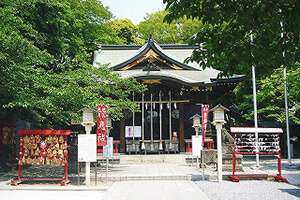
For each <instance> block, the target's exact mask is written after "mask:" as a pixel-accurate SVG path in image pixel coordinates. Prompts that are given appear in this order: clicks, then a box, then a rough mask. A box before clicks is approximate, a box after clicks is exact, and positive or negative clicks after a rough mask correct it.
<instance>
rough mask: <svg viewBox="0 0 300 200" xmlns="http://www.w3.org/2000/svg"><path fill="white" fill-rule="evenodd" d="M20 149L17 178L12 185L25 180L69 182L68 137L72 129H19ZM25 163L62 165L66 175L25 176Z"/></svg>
mask: <svg viewBox="0 0 300 200" xmlns="http://www.w3.org/2000/svg"><path fill="white" fill-rule="evenodd" d="M17 134H18V135H19V136H20V140H19V143H20V149H19V156H18V174H17V178H15V179H13V180H12V181H11V185H18V184H19V183H21V182H23V181H34V180H36V181H60V183H61V185H66V184H67V183H69V180H68V144H67V137H68V136H69V135H70V134H71V131H70V130H19V131H17ZM24 165H35V166H45V165H48V166H62V167H64V176H63V177H61V178H46V177H45V178H37V177H23V176H22V171H23V166H24Z"/></svg>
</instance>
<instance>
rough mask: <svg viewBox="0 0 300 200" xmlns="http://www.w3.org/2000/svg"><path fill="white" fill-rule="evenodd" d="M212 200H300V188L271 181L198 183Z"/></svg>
mask: <svg viewBox="0 0 300 200" xmlns="http://www.w3.org/2000/svg"><path fill="white" fill-rule="evenodd" d="M196 184H197V185H198V186H199V187H200V189H201V190H202V191H203V192H204V193H205V194H206V195H207V196H208V198H209V199H211V200H227V199H228V200H250V199H251V200H252V199H255V200H256V199H259V200H277V199H278V200H294V199H300V186H296V185H290V184H286V183H277V182H271V181H241V182H239V183H233V182H229V181H223V182H222V183H218V182H207V181H205V182H202V181H199V182H197V183H196Z"/></svg>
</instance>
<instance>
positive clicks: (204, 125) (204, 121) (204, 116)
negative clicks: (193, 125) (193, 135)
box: [201, 104, 209, 145]
mask: <svg viewBox="0 0 300 200" xmlns="http://www.w3.org/2000/svg"><path fill="white" fill-rule="evenodd" d="M208 112H209V105H207V104H202V105H201V113H202V114H201V116H202V144H203V145H204V140H205V133H206V129H207V124H208Z"/></svg>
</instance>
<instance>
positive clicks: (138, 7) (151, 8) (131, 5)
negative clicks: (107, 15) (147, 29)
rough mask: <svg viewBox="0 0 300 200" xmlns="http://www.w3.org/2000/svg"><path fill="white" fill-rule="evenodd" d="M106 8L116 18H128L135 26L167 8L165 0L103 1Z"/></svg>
mask: <svg viewBox="0 0 300 200" xmlns="http://www.w3.org/2000/svg"><path fill="white" fill-rule="evenodd" d="M101 2H102V3H103V5H104V6H107V7H109V10H110V11H111V12H112V13H113V15H114V16H115V17H116V18H128V19H131V21H132V22H133V23H135V24H138V23H139V22H140V21H142V20H143V19H144V17H145V16H146V14H147V13H153V12H155V11H158V10H163V9H164V8H165V6H164V4H163V0H101Z"/></svg>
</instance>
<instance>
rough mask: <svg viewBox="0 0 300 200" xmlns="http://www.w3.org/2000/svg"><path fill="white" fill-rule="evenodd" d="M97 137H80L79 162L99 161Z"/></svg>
mask: <svg viewBox="0 0 300 200" xmlns="http://www.w3.org/2000/svg"><path fill="white" fill-rule="evenodd" d="M96 145H97V142H96V135H95V134H93V135H83V134H82V135H78V162H96V161H97V146H96Z"/></svg>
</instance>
